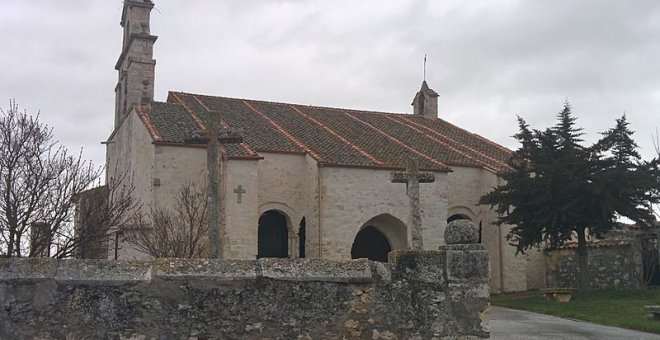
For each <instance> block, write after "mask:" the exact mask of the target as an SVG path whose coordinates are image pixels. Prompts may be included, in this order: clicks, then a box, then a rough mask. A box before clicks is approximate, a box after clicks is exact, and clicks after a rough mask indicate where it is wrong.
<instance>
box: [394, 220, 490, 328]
mask: <svg viewBox="0 0 660 340" xmlns="http://www.w3.org/2000/svg"><path fill="white" fill-rule="evenodd" d="M477 239H478V231H477V228H476V227H475V226H474V224H473V223H472V222H470V221H468V220H456V221H452V222H450V223H449V225H447V228H446V229H445V242H446V243H447V244H446V245H444V246H441V247H440V249H439V250H437V251H423V250H395V251H393V252H391V253H390V254H389V261H390V262H393V263H394V264H395V270H394V271H393V277H392V278H393V279H395V280H397V279H398V280H401V282H406V283H407V286H405V287H403V288H402V289H401V291H402V292H403V294H404V295H398V294H399V293H400V292H399V290H398V289H394V291H393V295H394V297H395V299H397V300H398V301H400V303H401V304H406V305H409V308H408V309H406V310H403V311H402V313H403V314H409V315H408V317H409V318H410V319H411V320H414V321H413V322H412V324H413V325H415V326H413V327H417V329H407V330H406V332H409V333H411V334H417V335H419V336H420V337H421V339H431V338H444V337H451V336H456V335H457V334H460V335H462V336H469V337H474V338H489V337H490V310H491V308H490V287H489V285H488V279H489V273H490V267H489V262H488V253H487V252H486V250H485V248H484V246H483V245H482V244H478V243H476V242H477ZM411 292H414V294H413V295H412V296H411V295H410V294H411ZM408 299H409V300H408Z"/></svg>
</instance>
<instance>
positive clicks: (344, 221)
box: [106, 0, 540, 292]
mask: <svg viewBox="0 0 660 340" xmlns="http://www.w3.org/2000/svg"><path fill="white" fill-rule="evenodd" d="M152 8H153V3H152V2H151V1H149V0H140V1H138V0H126V1H125V2H124V9H123V13H122V19H121V25H122V27H123V29H124V38H123V39H124V43H123V50H122V52H121V54H120V56H119V60H118V61H117V64H116V69H117V71H118V75H119V78H118V83H117V86H116V88H115V92H116V108H115V128H114V131H113V132H112V133H111V135H110V137H109V138H108V144H107V169H108V170H107V171H108V173H107V176H106V177H107V178H116V177H120V173H126V174H128V175H129V176H128V178H127V179H126V180H129V181H130V183H131V185H132V186H134V188H135V194H136V196H137V197H138V198H139V199H140V201H141V202H142V204H143V205H144V206H155V207H168V206H170V205H171V204H172V203H173V198H174V197H175V195H176V193H177V191H178V190H180V188H181V187H182V186H183V185H184V184H186V183H194V184H196V185H197V186H198V187H204V186H206V179H207V164H206V158H207V150H206V145H205V144H200V143H197V142H195V140H194V139H193V138H192V136H194V135H195V134H197V133H199V131H204V130H207V129H208V128H209V120H210V117H211V116H217V117H218V120H217V124H218V125H219V126H220V128H232V129H240V130H242V134H243V137H244V138H243V141H242V142H241V143H237V144H225V145H222V146H221V154H222V156H221V157H222V159H223V161H222V162H221V171H220V173H221V175H220V176H221V178H220V183H221V186H220V196H221V200H220V202H221V203H220V204H221V205H222V207H221V211H224V213H225V215H224V216H225V225H224V227H223V232H222V235H221V238H222V242H223V254H222V255H223V256H224V258H232V259H254V258H255V257H290V258H296V257H311V258H325V259H336V260H346V259H351V258H359V257H370V258H373V259H376V260H384V259H386V256H387V252H388V251H390V250H396V249H409V248H410V244H411V230H410V229H411V228H410V227H409V226H408V224H409V223H408V221H409V218H410V214H411V208H410V204H409V197H408V195H407V192H406V187H407V185H406V184H405V183H404V184H402V183H393V182H392V180H391V174H392V172H393V171H403V170H405V167H406V162H407V160H408V159H411V158H414V159H415V160H416V161H417V164H418V165H419V168H420V170H422V171H425V172H430V173H432V174H433V175H434V176H435V181H433V182H432V183H421V184H419V189H420V193H419V200H420V206H419V207H420V212H421V218H422V226H421V231H422V237H423V248H424V249H429V250H432V249H437V248H438V247H439V246H440V245H443V244H444V240H443V232H444V228H445V226H446V224H447V222H448V221H451V220H453V219H457V218H467V219H470V220H472V221H473V222H474V223H475V224H477V225H479V226H480V229H481V231H482V232H481V240H482V242H483V243H484V245H485V246H486V249H487V250H488V251H489V255H490V261H491V273H492V274H491V275H492V277H491V287H492V291H494V292H497V291H515V290H525V289H529V288H537V287H538V285H539V284H540V283H539V280H538V279H537V277H538V275H535V274H534V273H533V272H534V271H533V270H532V269H533V268H534V265H533V264H534V261H531V260H530V258H528V257H522V256H518V257H516V256H514V253H515V249H514V247H512V246H510V245H508V244H507V242H506V240H505V238H504V237H505V235H506V233H507V232H508V228H507V227H506V226H501V227H498V226H495V225H494V224H493V222H494V221H495V217H496V215H495V213H494V212H493V211H491V210H490V209H488V207H486V206H479V205H477V204H476V202H477V201H478V199H479V197H480V196H481V195H483V194H484V193H485V192H487V191H489V190H490V189H491V188H492V187H494V186H496V185H498V184H499V183H500V181H501V178H500V177H499V176H498V172H500V171H502V170H505V169H506V168H507V165H506V162H507V159H508V157H509V155H510V153H511V151H510V150H508V149H506V148H505V147H502V146H500V145H497V144H496V143H494V142H492V141H489V140H488V139H486V138H484V137H481V136H478V135H476V134H473V133H470V132H468V131H466V130H464V129H461V128H459V127H457V126H454V125H452V124H450V123H448V122H446V121H444V120H442V119H441V118H439V117H438V103H437V100H438V94H437V93H435V92H434V91H433V90H431V89H430V88H429V87H428V85H427V84H426V82H424V83H423V84H422V87H421V89H420V90H419V91H418V92H417V94H416V95H415V96H414V99H413V113H412V114H399V113H386V112H370V111H359V110H350V109H343V108H328V107H315V106H307V105H298V104H289V103H275V102H268V101H260V100H250V99H238V98H226V97H220V96H206V95H198V94H192V93H182V92H170V93H169V94H168V96H167V100H166V101H164V102H159V101H154V78H155V60H154V59H153V45H154V43H155V42H156V39H157V38H156V36H153V35H151V33H150V30H149V15H150V11H151V9H152ZM144 256H145V255H144V254H140V253H139V252H137V251H135V250H134V249H132V248H131V247H130V246H129V245H128V244H123V245H122V246H121V249H120V251H119V258H140V257H144Z"/></svg>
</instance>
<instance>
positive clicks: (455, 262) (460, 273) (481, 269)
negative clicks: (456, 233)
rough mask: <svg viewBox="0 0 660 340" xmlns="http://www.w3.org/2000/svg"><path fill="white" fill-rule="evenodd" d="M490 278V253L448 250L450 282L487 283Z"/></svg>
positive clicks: (448, 277) (448, 275)
mask: <svg viewBox="0 0 660 340" xmlns="http://www.w3.org/2000/svg"><path fill="white" fill-rule="evenodd" d="M488 276H489V262H488V253H487V252H486V251H485V250H467V251H465V250H447V279H448V280H449V282H454V281H471V282H475V283H477V282H487V281H488Z"/></svg>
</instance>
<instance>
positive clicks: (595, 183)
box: [480, 102, 660, 289]
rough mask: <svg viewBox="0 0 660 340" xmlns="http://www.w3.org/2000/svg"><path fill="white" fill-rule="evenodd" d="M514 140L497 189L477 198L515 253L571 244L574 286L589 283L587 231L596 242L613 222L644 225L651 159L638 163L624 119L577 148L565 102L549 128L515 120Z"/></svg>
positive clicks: (652, 180) (653, 175)
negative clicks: (627, 220)
mask: <svg viewBox="0 0 660 340" xmlns="http://www.w3.org/2000/svg"><path fill="white" fill-rule="evenodd" d="M518 128H519V132H518V133H517V134H516V135H515V136H514V137H515V138H516V139H517V140H518V142H520V144H521V147H520V149H518V150H516V151H515V152H514V153H513V155H512V157H511V160H510V162H509V165H510V166H511V170H510V171H507V172H505V173H503V174H502V178H503V179H504V180H505V184H503V185H501V186H498V187H496V188H494V189H493V190H492V191H491V192H489V193H487V194H486V195H484V196H483V197H481V199H480V204H485V205H490V206H491V208H494V209H495V211H496V212H497V213H498V214H499V217H498V221H497V224H498V225H502V224H506V225H512V226H513V227H512V229H511V231H510V232H509V234H508V235H507V240H508V241H509V242H510V243H511V244H512V245H515V246H516V249H517V252H518V253H524V252H525V251H526V250H528V249H530V248H532V247H536V246H538V245H539V244H543V245H544V246H545V247H547V248H549V249H555V248H558V247H561V246H562V245H563V244H564V243H566V242H568V241H571V240H574V238H575V237H577V241H578V247H577V252H578V262H579V263H578V267H579V270H580V288H582V289H587V287H588V284H589V275H588V274H589V273H588V269H587V266H588V248H587V239H586V238H587V230H588V232H589V233H590V234H592V235H594V236H596V237H599V236H601V235H603V234H605V233H607V232H608V231H610V230H611V229H612V228H614V227H615V226H616V221H617V219H618V218H619V217H620V216H625V217H628V218H631V219H632V220H634V221H636V222H638V223H649V221H651V217H652V209H651V208H650V206H651V204H652V203H656V202H658V201H660V198H659V196H658V190H657V188H658V176H657V173H658V171H657V161H654V162H642V161H641V160H640V156H639V154H638V153H637V151H636V148H637V145H636V144H635V142H634V141H633V139H632V134H633V133H632V131H630V130H629V129H628V122H627V121H626V118H625V116H624V117H622V118H620V119H618V120H617V122H616V126H615V127H614V128H612V129H610V130H608V131H606V132H604V133H603V138H602V139H601V140H599V141H598V142H597V143H595V144H594V145H592V146H590V147H584V146H583V145H582V142H583V141H582V139H581V136H582V132H581V131H582V129H580V128H577V127H576V118H575V117H574V116H573V113H572V110H571V107H570V104H569V103H568V102H566V103H564V108H563V110H562V111H561V112H560V113H559V114H558V115H557V123H556V125H555V126H553V127H551V128H548V129H546V130H544V131H540V130H531V129H530V128H529V125H527V123H525V121H524V120H523V119H522V118H518Z"/></svg>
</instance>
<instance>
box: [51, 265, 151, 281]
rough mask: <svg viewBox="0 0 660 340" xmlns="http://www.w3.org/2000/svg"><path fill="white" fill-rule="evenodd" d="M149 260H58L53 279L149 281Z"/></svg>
mask: <svg viewBox="0 0 660 340" xmlns="http://www.w3.org/2000/svg"><path fill="white" fill-rule="evenodd" d="M151 274H152V267H151V265H150V263H149V262H140V261H114V260H77V259H76V260H73V259H72V260H60V261H59V263H58V265H57V273H56V274H55V280H56V281H57V282H59V283H62V284H81V285H104V286H121V285H125V284H137V283H140V282H150V281H151Z"/></svg>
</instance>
